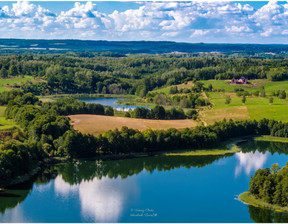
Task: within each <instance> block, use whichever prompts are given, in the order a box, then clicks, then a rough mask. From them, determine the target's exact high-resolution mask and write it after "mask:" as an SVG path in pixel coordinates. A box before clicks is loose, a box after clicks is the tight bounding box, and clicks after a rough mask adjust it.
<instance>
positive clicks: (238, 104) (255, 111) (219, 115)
mask: <svg viewBox="0 0 288 224" xmlns="http://www.w3.org/2000/svg"><path fill="white" fill-rule="evenodd" d="M217 81H219V80H217ZM220 81H221V80H220ZM255 81H256V80H255ZM222 82H223V81H222ZM262 82H263V83H265V81H262ZM278 84H281V85H279V86H280V87H279V86H277V85H278ZM227 85H228V84H227ZM265 86H269V88H267V89H268V91H270V92H272V89H273V88H274V87H275V88H274V89H276V90H277V89H286V90H287V89H288V82H286V81H283V83H282V82H273V83H272V82H268V81H267V82H266V83H265ZM265 89H266V88H265ZM266 93H267V92H266ZM207 95H208V97H209V100H210V102H211V103H212V104H213V108H212V110H205V111H204V112H203V113H202V115H203V117H202V120H203V119H204V120H205V119H207V120H208V121H207V123H209V124H210V123H211V122H212V123H213V121H214V120H215V121H218V120H222V119H224V118H226V119H227V118H228V119H230V118H232V119H236V120H243V119H249V118H250V119H255V120H260V119H262V118H269V119H274V120H278V121H284V122H288V116H287V111H288V102H287V100H281V99H278V98H277V97H273V99H274V102H273V103H272V104H270V103H269V98H270V97H271V96H269V95H268V96H266V97H255V96H249V97H247V98H246V102H245V104H243V103H242V97H238V96H236V94H235V93H234V92H224V93H223V92H209V93H207ZM228 95H229V96H230V97H231V103H230V104H225V101H226V97H227V96H228ZM243 107H245V108H246V112H245V113H243V114H241V113H242V112H243V109H242V112H241V110H239V109H240V108H243Z"/></svg>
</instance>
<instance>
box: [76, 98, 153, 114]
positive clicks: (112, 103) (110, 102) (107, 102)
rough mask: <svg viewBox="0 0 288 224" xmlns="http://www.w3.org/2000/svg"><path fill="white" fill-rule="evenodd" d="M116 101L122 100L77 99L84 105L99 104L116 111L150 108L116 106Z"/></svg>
mask: <svg viewBox="0 0 288 224" xmlns="http://www.w3.org/2000/svg"><path fill="white" fill-rule="evenodd" d="M118 99H119V100H124V98H79V99H78V100H80V101H83V102H85V103H99V104H102V105H103V106H110V107H113V108H115V109H116V110H118V111H129V110H134V109H135V108H137V107H142V108H148V109H150V107H144V106H135V105H124V104H117V103H116V102H117V100H118Z"/></svg>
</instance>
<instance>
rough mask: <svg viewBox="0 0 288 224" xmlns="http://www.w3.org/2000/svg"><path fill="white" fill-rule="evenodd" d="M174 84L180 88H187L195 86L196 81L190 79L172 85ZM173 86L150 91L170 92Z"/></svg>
mask: <svg viewBox="0 0 288 224" xmlns="http://www.w3.org/2000/svg"><path fill="white" fill-rule="evenodd" d="M172 86H177V89H178V90H180V89H185V88H187V89H191V88H192V87H193V86H194V83H193V82H192V81H189V82H187V83H182V84H179V85H172ZM172 86H168V87H163V88H160V89H155V90H153V91H150V92H151V93H165V94H169V91H170V88H171V87H172Z"/></svg>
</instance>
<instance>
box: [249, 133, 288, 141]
mask: <svg viewBox="0 0 288 224" xmlns="http://www.w3.org/2000/svg"><path fill="white" fill-rule="evenodd" d="M254 140H255V141H267V142H284V143H288V138H282V137H275V136H271V135H263V136H261V137H256V138H254Z"/></svg>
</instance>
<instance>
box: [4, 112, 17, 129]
mask: <svg viewBox="0 0 288 224" xmlns="http://www.w3.org/2000/svg"><path fill="white" fill-rule="evenodd" d="M5 109H6V107H3V106H0V130H9V129H12V128H14V127H16V124H15V123H14V122H13V121H11V120H6V119H5V117H4V112H5Z"/></svg>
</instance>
